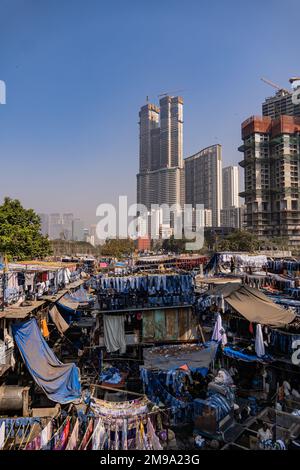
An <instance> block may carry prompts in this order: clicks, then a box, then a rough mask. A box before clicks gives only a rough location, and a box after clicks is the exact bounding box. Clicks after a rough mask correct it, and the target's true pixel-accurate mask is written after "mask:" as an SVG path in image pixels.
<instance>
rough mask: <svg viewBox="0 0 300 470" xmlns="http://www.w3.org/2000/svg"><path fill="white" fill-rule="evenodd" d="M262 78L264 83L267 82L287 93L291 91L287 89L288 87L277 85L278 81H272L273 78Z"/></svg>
mask: <svg viewBox="0 0 300 470" xmlns="http://www.w3.org/2000/svg"><path fill="white" fill-rule="evenodd" d="M261 80H262V81H263V82H264V83H266V84H267V85H270V86H271V87H273V88H276V90H279V91H285V92H286V93H290V91H289V90H287V89H286V88H282V87H281V86H279V85H276V83H274V82H271V80H268V79H267V78H263V77H262V78H261Z"/></svg>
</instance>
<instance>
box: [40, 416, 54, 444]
mask: <svg viewBox="0 0 300 470" xmlns="http://www.w3.org/2000/svg"><path fill="white" fill-rule="evenodd" d="M51 435H52V422H51V421H49V423H48V424H47V426H45V427H44V429H43V430H42V432H41V448H43V449H44V450H46V448H47V445H48V443H49V442H50V440H51Z"/></svg>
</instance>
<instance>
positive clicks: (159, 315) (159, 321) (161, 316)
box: [154, 310, 166, 341]
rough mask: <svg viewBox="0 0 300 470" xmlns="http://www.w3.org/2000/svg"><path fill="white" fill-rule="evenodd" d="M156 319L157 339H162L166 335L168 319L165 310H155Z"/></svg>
mask: <svg viewBox="0 0 300 470" xmlns="http://www.w3.org/2000/svg"><path fill="white" fill-rule="evenodd" d="M154 321H155V339H156V341H160V340H163V339H165V337H166V320H165V310H155V311H154Z"/></svg>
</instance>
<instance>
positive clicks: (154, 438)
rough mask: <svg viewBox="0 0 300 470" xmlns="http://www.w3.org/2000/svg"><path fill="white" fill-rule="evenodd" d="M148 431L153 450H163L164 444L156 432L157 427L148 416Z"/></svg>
mask: <svg viewBox="0 0 300 470" xmlns="http://www.w3.org/2000/svg"><path fill="white" fill-rule="evenodd" d="M147 433H148V438H149V442H150V446H151V448H152V449H153V450H162V446H161V444H160V441H159V438H158V437H157V435H156V434H155V429H154V427H153V424H152V422H151V419H150V418H149V417H148V423H147Z"/></svg>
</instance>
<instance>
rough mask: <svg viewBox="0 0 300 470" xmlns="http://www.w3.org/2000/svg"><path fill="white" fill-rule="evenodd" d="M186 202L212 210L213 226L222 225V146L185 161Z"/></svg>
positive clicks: (206, 149)
mask: <svg viewBox="0 0 300 470" xmlns="http://www.w3.org/2000/svg"><path fill="white" fill-rule="evenodd" d="M184 162H185V202H186V204H191V205H192V206H193V207H194V208H196V205H197V204H203V205H204V209H209V210H211V213H212V226H214V227H219V226H220V224H221V209H222V146H221V145H220V144H216V145H212V146H210V147H207V148H205V149H203V150H201V151H200V152H197V153H196V154H194V155H192V156H191V157H188V158H186V159H185V161H184Z"/></svg>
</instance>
